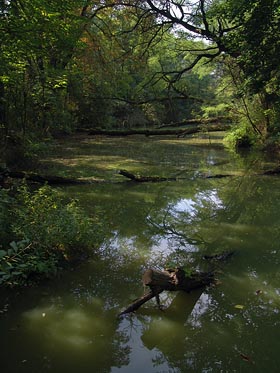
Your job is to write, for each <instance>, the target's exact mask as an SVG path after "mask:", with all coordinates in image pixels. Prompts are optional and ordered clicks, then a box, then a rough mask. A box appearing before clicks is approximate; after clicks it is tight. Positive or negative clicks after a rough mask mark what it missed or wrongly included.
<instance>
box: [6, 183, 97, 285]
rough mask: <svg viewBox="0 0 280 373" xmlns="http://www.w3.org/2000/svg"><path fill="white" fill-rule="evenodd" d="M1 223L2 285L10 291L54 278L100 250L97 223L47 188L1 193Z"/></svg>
mask: <svg viewBox="0 0 280 373" xmlns="http://www.w3.org/2000/svg"><path fill="white" fill-rule="evenodd" d="M0 223H1V228H2V230H1V234H0V240H1V246H0V284H4V285H8V286H15V285H26V284H28V283H30V282H33V281H35V280H37V279H38V278H40V277H49V276H53V275H54V274H56V272H57V271H58V270H59V268H61V267H63V266H65V264H66V263H67V262H69V261H72V260H75V261H76V260H79V259H80V257H85V255H90V254H91V253H93V252H94V249H95V248H96V247H97V245H98V244H100V241H99V240H100V238H101V235H100V226H99V224H98V221H97V220H96V219H93V218H89V217H87V216H86V215H85V214H84V212H83V211H81V209H80V208H78V207H77V205H76V203H75V202H74V201H71V202H68V203H66V202H65V201H63V200H62V198H61V197H59V195H58V193H57V192H56V191H55V190H53V189H51V188H50V187H48V186H44V187H41V188H39V189H38V190H36V191H35V192H32V191H30V190H29V189H28V188H27V186H26V185H23V186H21V187H20V188H19V189H18V190H17V192H16V193H15V194H14V193H13V194H12V195H11V192H10V191H7V190H4V189H0Z"/></svg>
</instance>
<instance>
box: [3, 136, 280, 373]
mask: <svg viewBox="0 0 280 373" xmlns="http://www.w3.org/2000/svg"><path fill="white" fill-rule="evenodd" d="M216 142H217V141H216V140H215V138H212V140H211V142H209V141H206V142H205V141H204V142H203V141H202V140H197V141H190V140H188V139H185V140H176V139H169V140H168V139H163V138H148V139H144V138H142V137H135V138H127V139H88V140H86V139H76V140H75V141H70V140H69V143H68V144H67V145H64V146H63V149H61V154H63V155H64V157H65V158H66V160H65V159H64V160H62V159H60V158H51V157H50V158H49V159H47V160H46V164H48V165H49V167H50V170H51V167H53V168H54V169H55V170H58V171H59V172H60V173H61V174H64V175H75V176H85V177H88V176H98V177H103V178H105V179H107V180H109V179H110V180H113V181H114V183H103V184H93V185H90V186H79V187H67V188H62V189H61V192H62V193H65V195H67V196H71V197H75V198H78V199H79V201H80V204H81V205H82V206H83V207H84V208H85V209H87V211H88V212H89V214H94V213H98V214H99V215H100V216H103V217H104V218H105V222H106V223H105V224H106V230H107V236H106V240H105V242H104V245H103V246H102V248H100V249H99V250H98V251H97V253H96V256H95V257H94V259H92V260H91V261H89V262H88V263H85V264H83V265H81V266H79V267H78V268H76V269H75V270H74V271H71V272H68V273H63V274H62V275H61V277H60V278H57V279H55V280H54V281H51V282H49V283H47V284H44V285H42V286H40V287H38V288H35V289H25V290H24V291H22V292H18V293H16V294H13V295H11V294H7V293H5V292H3V291H2V292H1V293H0V294H1V307H0V309H1V314H0V330H1V349H0V351H1V352H0V356H1V360H0V361H1V372H5V373H6V372H7V373H8V372H11V373H15V372H29V373H32V372H36V373H37V372H38V373H39V372H53V373H56V372H71V373H72V372H80V373H83V372H85V373H87V372H114V373H115V372H133V373H136V372H265V371H267V372H278V371H279V370H278V369H279V364H280V355H279V351H280V272H279V262H280V251H279V248H280V224H279V223H280V198H279V197H280V178H279V177H273V176H261V175H256V174H258V173H260V172H261V171H262V170H264V169H268V168H270V167H273V164H272V163H269V161H267V160H264V159H262V158H260V157H256V156H250V157H248V156H247V157H240V156H239V157H237V156H234V155H231V154H229V153H227V152H226V151H225V150H224V149H223V148H222V147H221V146H218V144H217V143H216ZM58 149H59V148H58ZM50 165H52V166H50ZM118 168H125V169H127V170H129V171H132V172H139V173H140V174H142V175H158V176H178V177H180V180H179V181H175V182H162V183H143V184H135V183H132V182H128V181H126V180H125V179H124V178H123V177H122V176H119V175H117V174H116V172H115V171H116V169H118ZM221 173H224V174H225V173H226V174H232V175H234V176H232V177H227V178H221V179H205V178H202V177H201V175H202V174H209V175H210V174H212V175H214V174H221ZM224 250H234V251H235V254H234V255H233V257H232V258H231V259H230V260H229V261H228V262H227V263H220V264H216V265H215V268H216V269H217V270H218V271H219V273H218V275H217V278H218V279H219V282H220V283H219V285H217V286H215V287H210V288H207V289H204V290H203V291H195V292H193V293H191V294H184V293H177V294H167V293H166V294H163V295H162V296H161V301H162V303H163V304H164V305H165V310H164V311H159V310H158V309H157V308H156V307H155V303H153V301H150V302H148V303H146V304H145V305H144V306H143V307H142V308H141V309H140V310H139V311H137V313H136V314H133V315H129V316H126V317H124V318H122V319H119V318H117V314H118V313H119V312H120V311H121V310H122V309H124V308H125V307H126V306H127V305H128V304H129V303H130V302H131V301H133V300H134V299H135V298H137V297H138V296H141V295H142V293H143V288H142V285H141V275H142V273H143V271H144V269H146V268H149V267H156V268H163V267H164V265H166V264H176V265H184V266H189V267H190V268H194V269H202V270H206V269H209V268H210V267H211V266H213V265H211V264H209V263H207V261H205V260H203V259H202V256H203V255H204V254H213V253H219V252H222V251H224Z"/></svg>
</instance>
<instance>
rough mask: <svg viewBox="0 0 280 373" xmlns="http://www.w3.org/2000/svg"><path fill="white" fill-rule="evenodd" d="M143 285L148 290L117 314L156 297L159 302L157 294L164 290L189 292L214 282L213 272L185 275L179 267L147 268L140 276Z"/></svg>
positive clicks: (131, 309)
mask: <svg viewBox="0 0 280 373" xmlns="http://www.w3.org/2000/svg"><path fill="white" fill-rule="evenodd" d="M142 281H143V285H144V286H147V287H149V289H150V291H149V292H148V293H146V294H144V295H143V296H142V297H140V298H138V299H136V300H135V301H134V302H133V303H131V304H130V305H129V306H128V307H127V308H126V309H125V310H124V311H122V312H121V313H120V314H119V316H122V315H125V314H127V313H130V312H134V311H136V310H137V309H138V308H140V307H141V306H142V305H143V304H144V303H146V302H148V301H149V300H150V299H152V298H154V297H156V298H157V303H158V305H160V304H159V294H160V293H162V292H163V291H165V290H168V291H178V290H182V291H185V292H190V291H192V290H194V289H198V288H202V287H205V286H207V285H210V284H211V283H214V281H215V278H214V273H213V272H194V273H192V274H191V275H189V276H186V274H185V271H184V270H182V269H180V268H175V269H167V270H164V271H158V270H155V269H148V270H147V271H145V272H144V274H143V277H142Z"/></svg>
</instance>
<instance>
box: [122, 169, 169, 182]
mask: <svg viewBox="0 0 280 373" xmlns="http://www.w3.org/2000/svg"><path fill="white" fill-rule="evenodd" d="M118 174H120V175H122V176H124V177H127V178H128V179H130V180H133V181H137V182H138V183H144V182H160V181H175V180H176V177H159V176H140V175H135V174H132V173H131V172H128V171H126V170H119V171H118Z"/></svg>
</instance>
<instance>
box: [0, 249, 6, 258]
mask: <svg viewBox="0 0 280 373" xmlns="http://www.w3.org/2000/svg"><path fill="white" fill-rule="evenodd" d="M6 255H7V251H5V250H0V259H1V258H4V256H6Z"/></svg>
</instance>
